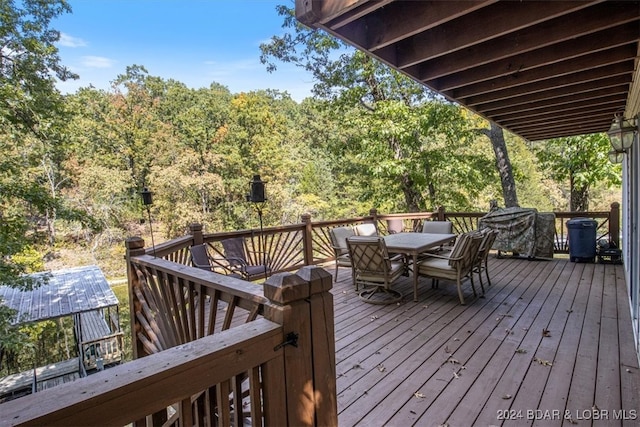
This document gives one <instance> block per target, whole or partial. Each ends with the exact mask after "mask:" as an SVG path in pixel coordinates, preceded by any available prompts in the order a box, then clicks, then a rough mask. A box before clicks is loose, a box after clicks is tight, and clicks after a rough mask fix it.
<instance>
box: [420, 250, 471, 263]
mask: <svg viewBox="0 0 640 427" xmlns="http://www.w3.org/2000/svg"><path fill="white" fill-rule="evenodd" d="M420 255H424V256H425V257H431V258H440V259H446V260H449V261H460V260H461V259H463V258H464V254H462V255H460V256H457V257H451V256H445V255H438V254H434V253H431V252H423V253H421V254H420Z"/></svg>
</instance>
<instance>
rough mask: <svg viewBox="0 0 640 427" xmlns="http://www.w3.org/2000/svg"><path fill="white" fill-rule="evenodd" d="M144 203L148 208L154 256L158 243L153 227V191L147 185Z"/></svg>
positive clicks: (143, 198)
mask: <svg viewBox="0 0 640 427" xmlns="http://www.w3.org/2000/svg"><path fill="white" fill-rule="evenodd" d="M140 194H141V195H142V204H143V205H144V206H145V207H146V208H147V215H148V216H149V233H151V246H152V247H153V256H154V258H155V256H156V244H155V242H154V241H153V227H152V226H151V205H152V204H153V193H152V192H151V191H149V189H148V188H147V187H144V189H143V190H142V192H141V193H140Z"/></svg>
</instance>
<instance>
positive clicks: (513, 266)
mask: <svg viewBox="0 0 640 427" xmlns="http://www.w3.org/2000/svg"><path fill="white" fill-rule="evenodd" d="M326 268H327V271H329V272H330V273H332V274H333V271H334V270H333V265H328V266H327V267H326ZM489 268H490V270H489V271H490V275H491V281H492V284H493V286H491V287H487V286H486V283H485V291H486V292H485V296H484V297H483V298H481V297H478V298H476V297H473V294H472V291H471V287H470V285H469V284H468V283H467V284H465V285H464V292H465V298H466V299H467V300H468V301H467V305H465V306H462V305H460V304H459V301H458V297H457V292H456V288H455V285H452V284H446V283H442V282H441V285H440V287H439V288H438V289H432V288H431V283H430V281H429V280H427V279H424V278H420V281H419V298H418V302H413V298H412V296H413V295H412V283H411V278H410V277H406V278H403V279H402V280H401V282H400V283H399V284H397V288H398V289H399V290H401V291H402V292H403V293H404V295H405V297H404V298H403V300H402V301H401V302H400V303H398V304H392V305H388V306H379V305H373V304H368V303H365V302H363V301H361V300H359V299H358V298H357V295H356V292H355V289H354V288H353V286H352V284H351V272H350V270H349V269H347V268H340V269H339V276H338V280H337V281H336V282H335V283H334V288H333V290H332V293H333V295H334V307H335V321H336V323H335V338H336V372H337V390H338V413H339V415H338V417H339V424H340V425H341V426H343V425H344V426H355V425H361V426H382V425H384V426H403V427H404V426H409V425H417V426H432V425H433V426H439V425H450V426H461V425H478V426H489V425H496V426H498V425H505V426H507V425H508V426H521V425H538V426H545V427H546V426H551V425H558V426H560V425H572V424H571V422H570V421H568V420H566V419H564V416H565V410H569V411H571V412H570V415H571V416H572V418H575V415H576V414H578V415H580V414H583V415H584V411H590V410H592V408H593V407H594V405H595V406H596V407H597V408H599V409H600V410H601V411H602V410H607V411H608V412H609V414H608V417H609V419H607V420H602V421H592V420H586V419H579V420H578V422H579V425H581V426H585V425H587V426H588V425H607V426H609V425H612V426H617V425H620V426H622V425H625V426H638V425H640V418H638V417H640V410H639V409H640V408H638V404H639V396H638V392H639V390H640V370H639V369H638V358H637V354H636V352H635V348H634V338H633V333H632V329H631V317H630V313H629V301H628V297H627V294H626V284H625V281H624V272H623V269H622V266H618V265H607V264H586V263H585V264H583V263H572V262H569V261H568V260H565V259H555V260H553V261H542V260H526V259H517V258H516V259H514V258H503V259H497V258H495V257H494V256H493V255H492V256H490V260H489ZM476 288H477V289H478V291H479V292H480V289H479V282H478V281H477V280H476ZM543 330H548V331H549V333H548V334H547V335H548V336H543ZM545 362H549V364H546V363H545ZM454 372H455V374H454ZM507 410H512V411H513V412H512V413H511V414H513V415H518V413H519V414H521V416H520V417H519V418H517V419H513V420H510V421H508V420H502V419H499V417H498V416H499V415H509V414H510V413H508V412H506V411H507ZM614 411H617V412H618V415H620V414H622V415H626V416H627V418H633V417H634V416H636V419H633V420H630V419H628V420H626V421H622V420H613V419H612V417H613V412H614ZM621 411H622V412H621ZM634 411H635V412H634ZM634 414H635V415H634ZM543 416H545V417H546V419H541V417H543ZM549 417H555V419H549ZM618 418H619V417H618Z"/></svg>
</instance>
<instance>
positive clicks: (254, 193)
mask: <svg viewBox="0 0 640 427" xmlns="http://www.w3.org/2000/svg"><path fill="white" fill-rule="evenodd" d="M250 184H251V188H250V191H249V194H247V201H248V202H251V203H264V202H266V201H267V198H266V197H265V192H264V181H262V180H261V179H260V175H253V179H252V180H251V183H250Z"/></svg>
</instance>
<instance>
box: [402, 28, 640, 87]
mask: <svg viewBox="0 0 640 427" xmlns="http://www.w3.org/2000/svg"><path fill="white" fill-rule="evenodd" d="M639 38H640V32H639V31H638V23H637V22H633V23H629V24H625V25H623V26H621V27H616V28H614V29H611V30H605V31H602V32H599V33H596V34H590V35H588V36H585V37H579V38H577V39H575V40H571V41H565V42H562V43H560V44H558V45H555V46H554V47H553V49H546V48H545V49H539V50H534V51H531V52H528V53H526V54H521V55H516V56H513V57H509V58H505V59H502V60H500V61H497V62H493V63H490V64H484V65H479V66H476V67H474V68H473V69H470V70H466V71H460V72H457V73H456V74H453V75H448V76H445V77H439V78H437V79H434V80H429V79H425V78H424V76H425V75H426V74H422V73H417V74H415V75H416V76H417V77H418V79H419V80H420V81H422V82H424V83H425V84H426V85H427V86H429V87H431V88H433V89H435V90H437V91H448V90H453V89H456V88H460V87H464V86H467V85H470V84H474V83H480V82H483V81H487V80H491V79H496V78H499V77H506V76H514V77H517V76H518V75H519V74H520V73H522V72H524V71H526V70H531V69H534V68H539V67H546V66H549V65H552V64H556V63H559V62H562V61H568V60H571V59H573V58H579V57H580V56H582V55H590V54H593V53H594V52H599V51H605V50H607V49H613V48H616V47H619V46H623V45H626V44H630V43H637V41H638V39H639ZM405 71H408V70H405Z"/></svg>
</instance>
